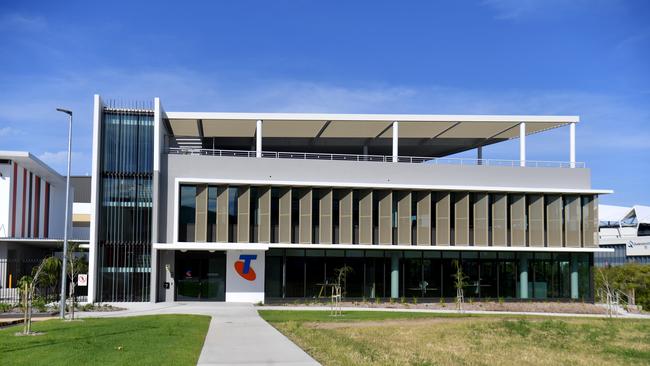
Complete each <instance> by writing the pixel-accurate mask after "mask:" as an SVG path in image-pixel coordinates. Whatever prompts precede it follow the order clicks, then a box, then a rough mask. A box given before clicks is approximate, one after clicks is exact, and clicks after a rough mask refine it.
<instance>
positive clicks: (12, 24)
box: [0, 13, 47, 31]
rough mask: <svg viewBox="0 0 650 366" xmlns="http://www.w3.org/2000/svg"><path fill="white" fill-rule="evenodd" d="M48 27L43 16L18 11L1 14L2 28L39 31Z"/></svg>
mask: <svg viewBox="0 0 650 366" xmlns="http://www.w3.org/2000/svg"><path fill="white" fill-rule="evenodd" d="M46 27H47V22H46V21H45V19H44V18H43V17H41V16H32V15H25V14H18V13H10V14H3V15H0V29H5V30H11V31H37V30H43V29H45V28H46Z"/></svg>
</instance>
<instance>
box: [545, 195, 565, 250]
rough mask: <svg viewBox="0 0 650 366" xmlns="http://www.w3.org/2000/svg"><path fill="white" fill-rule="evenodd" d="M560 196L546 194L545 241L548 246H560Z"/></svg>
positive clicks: (561, 241) (561, 242)
mask: <svg viewBox="0 0 650 366" xmlns="http://www.w3.org/2000/svg"><path fill="white" fill-rule="evenodd" d="M563 242H564V241H563V238H562V196H560V195H547V196H546V243H547V245H548V246H549V247H562V246H563Z"/></svg>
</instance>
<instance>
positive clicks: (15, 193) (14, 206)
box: [11, 161, 18, 238]
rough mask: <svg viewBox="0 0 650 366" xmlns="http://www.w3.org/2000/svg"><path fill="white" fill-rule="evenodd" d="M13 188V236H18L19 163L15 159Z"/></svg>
mask: <svg viewBox="0 0 650 366" xmlns="http://www.w3.org/2000/svg"><path fill="white" fill-rule="evenodd" d="M12 181H13V187H12V188H13V189H12V193H11V201H12V202H13V205H12V206H11V237H12V238H15V237H16V205H17V204H18V203H16V195H17V194H18V164H16V162H15V161H14V175H13V176H12Z"/></svg>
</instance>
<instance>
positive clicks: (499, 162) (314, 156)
mask: <svg viewBox="0 0 650 366" xmlns="http://www.w3.org/2000/svg"><path fill="white" fill-rule="evenodd" d="M167 153H169V154H179V155H208V156H227V157H245V158H254V157H256V156H257V153H256V152H255V151H250V150H220V149H199V148H194V147H170V148H168V149H167ZM261 157H262V158H269V159H299V160H332V161H358V162H380V163H390V162H393V157H392V156H390V155H355V154H330V153H307V152H284V151H262V152H261ZM395 161H396V162H398V163H414V164H434V165H438V164H441V165H476V166H483V165H485V166H511V167H518V166H521V161H520V160H505V159H473V158H436V157H421V156H398V157H397V160H395ZM524 163H525V164H524V165H525V167H532V168H571V167H575V168H584V167H585V163H584V162H575V163H570V162H568V161H550V160H549V161H544V160H526V161H525V162H524Z"/></svg>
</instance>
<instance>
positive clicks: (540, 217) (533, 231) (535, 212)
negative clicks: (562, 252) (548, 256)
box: [528, 194, 544, 247]
mask: <svg viewBox="0 0 650 366" xmlns="http://www.w3.org/2000/svg"><path fill="white" fill-rule="evenodd" d="M528 245H529V246H531V247H543V246H544V196H543V195H541V194H531V195H528Z"/></svg>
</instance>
